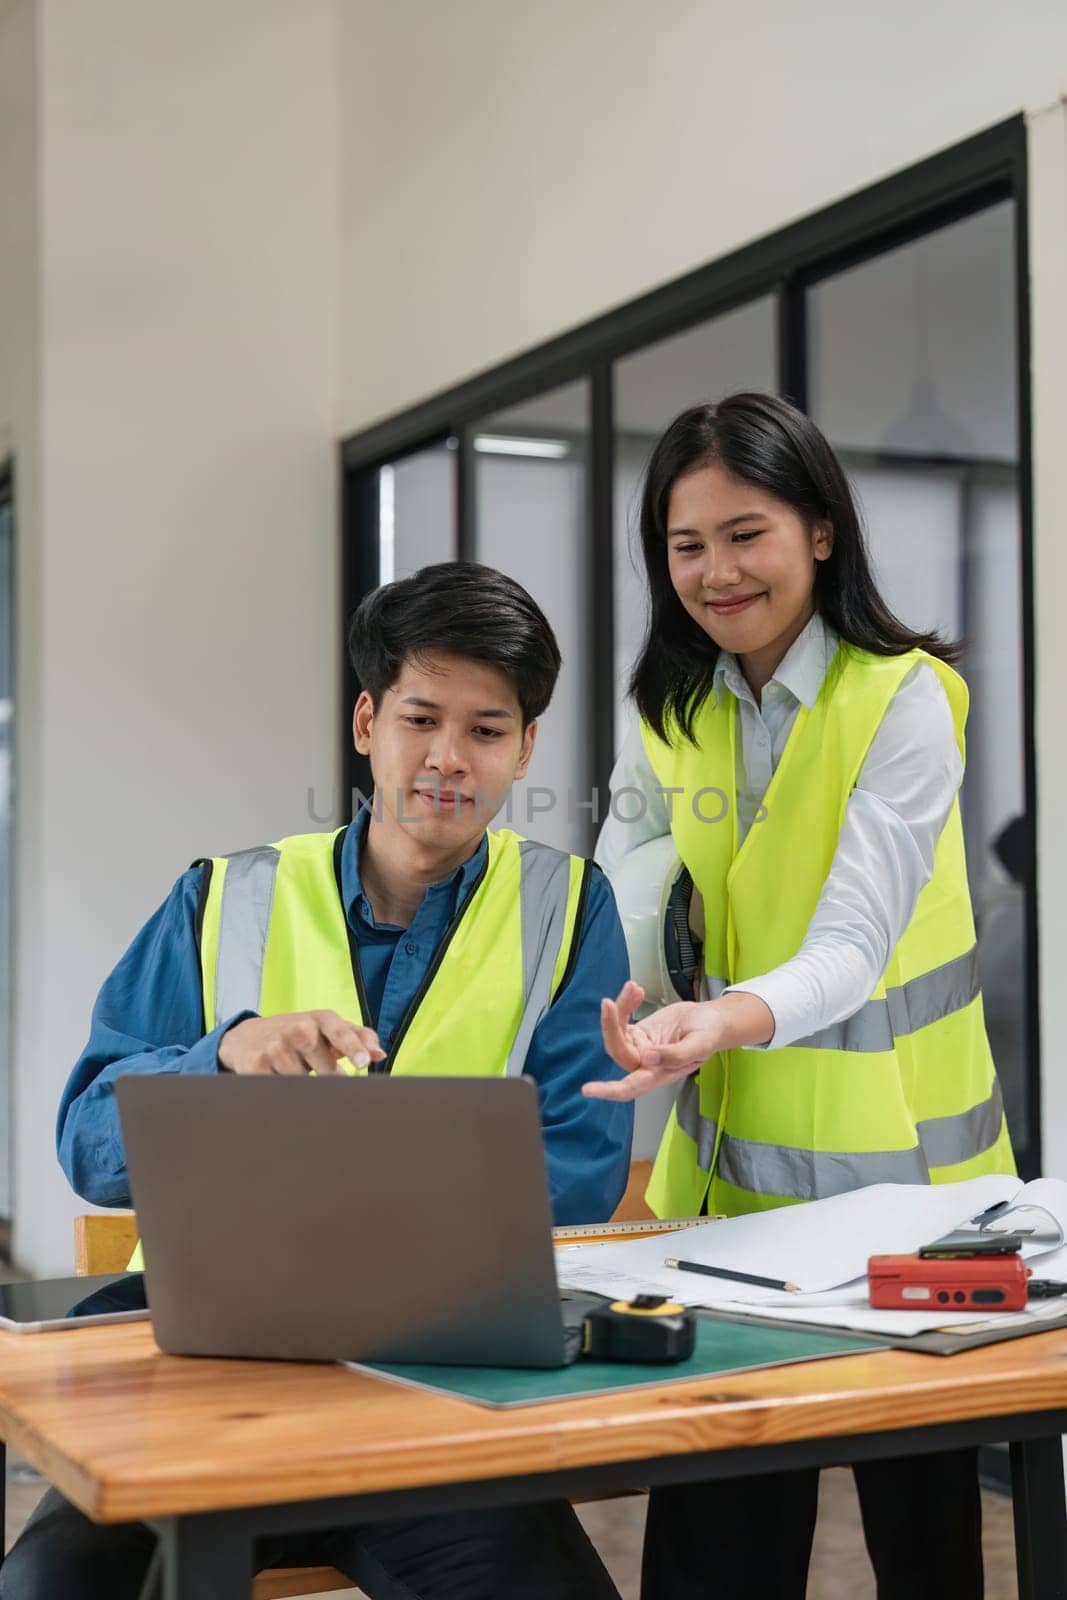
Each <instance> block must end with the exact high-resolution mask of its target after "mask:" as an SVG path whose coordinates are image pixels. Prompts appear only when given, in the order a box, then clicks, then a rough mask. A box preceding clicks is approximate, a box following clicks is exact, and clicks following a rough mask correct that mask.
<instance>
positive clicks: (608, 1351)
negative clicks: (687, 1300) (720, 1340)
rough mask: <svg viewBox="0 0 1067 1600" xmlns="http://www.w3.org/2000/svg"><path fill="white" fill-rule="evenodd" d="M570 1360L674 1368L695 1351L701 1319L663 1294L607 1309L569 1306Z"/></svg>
mask: <svg viewBox="0 0 1067 1600" xmlns="http://www.w3.org/2000/svg"><path fill="white" fill-rule="evenodd" d="M568 1311H569V1312H570V1315H569V1316H568V1318H567V1321H568V1328H567V1355H568V1358H569V1359H570V1360H571V1361H577V1360H578V1359H579V1358H582V1359H586V1360H590V1361H623V1362H633V1363H638V1364H640V1363H645V1362H647V1363H649V1364H661V1365H670V1364H671V1363H673V1362H677V1361H686V1360H688V1358H689V1357H690V1356H691V1355H692V1354H693V1351H694V1349H695V1347H696V1318H695V1317H694V1316H693V1313H692V1312H691V1311H688V1310H687V1309H686V1308H685V1306H681V1305H678V1303H677V1302H676V1301H674V1300H665V1299H664V1298H663V1296H662V1295H659V1294H639V1295H637V1296H636V1297H635V1298H634V1299H633V1300H613V1301H611V1302H610V1303H607V1304H604V1305H583V1306H578V1305H577V1304H576V1303H575V1302H574V1301H571V1302H570V1303H569V1305H568Z"/></svg>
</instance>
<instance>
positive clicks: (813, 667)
mask: <svg viewBox="0 0 1067 1600" xmlns="http://www.w3.org/2000/svg"><path fill="white" fill-rule="evenodd" d="M836 649H837V634H836V633H835V632H834V630H833V628H831V627H830V626H829V624H828V623H826V622H824V621H823V619H822V617H821V616H820V615H819V613H818V612H817V611H816V613H815V615H814V616H813V617H812V619H811V621H810V622H809V623H808V624H807V626H806V627H805V628H804V630H803V632H801V633H800V634H799V635H798V636H797V638H796V639H794V640H793V643H792V644H791V645H790V646H789V649H788V650H787V651H786V653H785V655H784V656H783V657H782V659H781V661H780V662H779V663H778V667H777V669H776V670H775V672H774V673H773V674H772V675H771V678H770V682H771V683H780V684H781V685H782V687H783V689H787V690H788V691H789V693H790V694H791V695H792V696H793V698H794V699H795V700H799V701H800V703H801V705H805V706H807V707H808V710H809V711H810V710H811V707H812V706H813V705H814V704H815V702H816V700H817V699H818V698H819V690H820V689H821V688H822V686H823V680H824V678H825V677H826V673H827V670H828V669H829V666H830V662H831V661H832V660H833V658H834V651H835V650H836ZM714 683H715V690H716V693H721V692H722V688H723V685H724V684H725V686H726V688H727V689H729V690H730V692H731V693H732V694H734V695H735V696H736V697H737V698H738V699H754V698H755V697H754V696H753V694H752V691H751V689H750V688H749V687H748V684H747V682H746V681H745V676H744V673H743V672H742V671H741V664H740V662H739V661H738V659H737V657H736V656H734V655H731V653H730V652H729V651H728V650H721V651H720V652H719V659H718V660H717V661H716V663H715V677H714Z"/></svg>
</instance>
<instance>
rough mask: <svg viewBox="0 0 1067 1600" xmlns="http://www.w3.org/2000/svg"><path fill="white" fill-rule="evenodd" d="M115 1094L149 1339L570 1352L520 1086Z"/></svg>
mask: <svg viewBox="0 0 1067 1600" xmlns="http://www.w3.org/2000/svg"><path fill="white" fill-rule="evenodd" d="M116 1093H117V1095H118V1104H119V1114H120V1117H121V1120H122V1132H123V1139H124V1141H125V1147H126V1157H127V1163H128V1166H129V1173H130V1186H131V1192H132V1196H133V1203H134V1206H135V1209H136V1212H137V1221H138V1226H139V1229H140V1234H141V1239H142V1242H143V1244H144V1252H145V1268H146V1281H147V1290H148V1303H149V1307H150V1310H151V1315H152V1323H153V1327H154V1331H155V1336H156V1339H157V1341H158V1343H159V1346H160V1348H161V1349H162V1350H165V1351H167V1352H169V1353H171V1354H174V1355H203V1356H243V1357H249V1356H251V1357H264V1358H268V1359H283V1360H299V1361H337V1360H343V1361H390V1362H405V1361H411V1362H423V1361H425V1362H442V1363H454V1364H457V1365H474V1366H515V1367H558V1366H562V1365H564V1364H565V1362H566V1361H567V1360H568V1359H573V1355H574V1353H576V1352H575V1350H574V1336H575V1331H576V1330H575V1329H574V1328H573V1327H572V1329H571V1332H570V1337H569V1338H568V1335H567V1333H566V1331H565V1328H564V1314H563V1311H562V1309H561V1301H560V1296H559V1290H558V1288H557V1283H556V1272H555V1262H554V1258H553V1247H552V1231H551V1229H552V1216H551V1211H550V1207H549V1198H548V1184H547V1179H546V1174H545V1160H544V1152H543V1149H542V1143H541V1125H540V1117H539V1114H538V1099H537V1090H536V1088H535V1086H534V1084H533V1083H532V1082H531V1081H530V1080H528V1079H524V1078H505V1079H499V1078H494V1079H481V1078H432V1077H428V1078H414V1077H412V1078H392V1077H386V1076H371V1077H361V1078H348V1077H340V1076H338V1077H328V1078H327V1077H316V1078H308V1077H301V1078H296V1077H292V1078H290V1077H269V1078H268V1077H263V1078H261V1077H241V1076H231V1075H228V1074H220V1075H218V1076H205V1077H199V1076H197V1077H191V1076H190V1077H181V1076H178V1075H174V1076H170V1075H158V1076H155V1075H153V1076H146V1077H139V1076H132V1075H131V1076H129V1077H125V1078H120V1079H119V1080H118V1082H117V1084H116ZM572 1321H573V1319H572V1318H568V1322H569V1323H570V1322H572ZM579 1322H580V1319H579Z"/></svg>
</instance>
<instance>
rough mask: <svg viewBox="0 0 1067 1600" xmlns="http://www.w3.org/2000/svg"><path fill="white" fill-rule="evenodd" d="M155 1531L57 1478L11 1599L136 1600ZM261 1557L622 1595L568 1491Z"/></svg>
mask: <svg viewBox="0 0 1067 1600" xmlns="http://www.w3.org/2000/svg"><path fill="white" fill-rule="evenodd" d="M155 1545H156V1537H155V1534H154V1533H153V1532H152V1531H151V1529H150V1528H147V1527H145V1526H144V1524H143V1523H139V1522H133V1523H121V1524H117V1525H113V1526H104V1525H103V1524H100V1523H96V1522H92V1521H91V1520H90V1519H89V1518H88V1517H86V1516H84V1515H83V1514H82V1513H81V1512H80V1511H79V1510H77V1508H76V1507H75V1506H72V1505H71V1504H70V1502H69V1501H68V1500H64V1499H63V1497H62V1495H60V1494H57V1493H56V1491H55V1490H54V1489H50V1490H49V1491H48V1492H47V1494H46V1495H45V1496H44V1499H43V1500H42V1501H41V1503H40V1505H39V1506H38V1507H37V1509H36V1511H35V1512H34V1514H33V1516H32V1517H31V1518H30V1520H29V1522H28V1523H27V1524H26V1527H25V1529H24V1531H23V1533H22V1537H21V1538H20V1539H19V1540H18V1541H17V1542H16V1544H15V1545H14V1547H13V1549H12V1550H11V1553H10V1554H9V1556H8V1557H7V1560H6V1561H5V1562H4V1565H3V1567H2V1568H0V1597H2V1600H138V1596H139V1594H140V1591H141V1585H142V1583H143V1582H144V1579H145V1576H146V1574H147V1571H148V1566H149V1563H150V1561H151V1559H152V1554H153V1551H154V1550H155ZM258 1554H259V1565H260V1566H261V1567H267V1566H333V1567H337V1568H338V1569H339V1570H340V1571H341V1572H343V1573H345V1574H346V1576H348V1577H350V1578H351V1579H352V1582H353V1583H354V1584H358V1585H359V1587H360V1588H361V1589H363V1590H364V1591H365V1592H366V1593H367V1594H368V1595H370V1596H371V1600H445V1597H446V1596H447V1600H619V1595H618V1591H617V1589H616V1588H615V1585H614V1584H613V1583H612V1581H611V1579H610V1578H609V1577H608V1575H607V1573H606V1571H605V1570H604V1567H603V1566H602V1565H601V1562H600V1557H599V1556H598V1555H597V1553H596V1551H595V1550H594V1549H593V1546H592V1545H591V1544H590V1542H589V1539H588V1538H587V1536H586V1534H585V1531H584V1529H583V1528H582V1525H581V1523H580V1522H579V1521H578V1519H577V1517H576V1516H575V1514H574V1512H573V1510H572V1509H571V1507H570V1506H569V1505H568V1504H567V1503H566V1501H562V1500H559V1501H552V1502H550V1503H548V1504H545V1505H535V1506H515V1507H505V1508H504V1509H502V1510H493V1511H466V1512H464V1511H459V1512H450V1513H448V1514H447V1515H442V1516H436V1517H409V1518H402V1519H399V1520H397V1521H393V1522H375V1523H363V1524H361V1525H360V1526H358V1527H353V1528H335V1529H331V1530H330V1531H328V1532H319V1533H315V1534H307V1535H300V1536H298V1537H297V1538H295V1539H294V1538H290V1539H286V1538H283V1537H271V1538H269V1539H263V1540H261V1541H260V1544H259V1549H258Z"/></svg>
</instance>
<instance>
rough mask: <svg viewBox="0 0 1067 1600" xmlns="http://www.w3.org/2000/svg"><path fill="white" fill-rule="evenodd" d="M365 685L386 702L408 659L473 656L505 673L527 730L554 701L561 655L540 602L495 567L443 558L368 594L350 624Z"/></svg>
mask: <svg viewBox="0 0 1067 1600" xmlns="http://www.w3.org/2000/svg"><path fill="white" fill-rule="evenodd" d="M348 653H349V656H350V658H351V661H352V667H353V670H354V672H355V674H356V677H357V678H358V680H359V683H360V687H361V688H363V689H365V690H366V692H367V693H368V694H369V695H370V697H371V700H372V701H373V703H374V705H375V706H377V705H379V704H380V702H381V697H382V695H383V694H384V693H385V691H386V690H387V689H389V688H391V687H392V685H393V684H394V683H395V682H396V680H397V678H398V677H399V676H400V673H401V672H402V670H403V668H404V663H405V662H407V661H415V662H418V661H420V660H425V658H426V657H427V656H430V655H453V656H466V657H467V659H468V660H470V661H484V662H487V663H488V664H489V665H490V666H493V667H499V668H500V670H501V672H506V673H507V675H508V677H509V678H510V679H511V681H512V683H513V684H514V685H515V694H516V697H517V699H518V702H519V705H520V707H521V708H522V724H523V728H526V727H527V726H528V724H529V723H531V722H532V721H533V720H534V718H535V717H539V716H540V715H541V713H542V711H544V709H545V707H546V706H547V705H548V702H549V701H550V700H551V698H552V691H553V689H554V688H555V687H556V679H557V677H558V676H559V669H560V660H561V658H560V653H559V645H558V644H557V643H556V636H555V634H554V633H553V632H552V629H551V627H550V626H549V623H548V618H547V617H546V616H545V614H544V612H543V611H542V610H541V607H540V606H539V605H538V604H537V602H536V600H534V599H533V597H532V596H531V595H529V594H527V592H526V590H525V589H524V588H523V587H522V585H521V584H519V583H516V582H515V580H514V578H508V577H506V576H505V575H504V573H502V572H498V571H497V570H496V568H495V567H483V566H480V565H479V564H478V563H477V562H475V561H442V562H440V563H438V564H437V565H436V566H432V567H422V568H421V569H420V570H419V571H418V572H416V573H415V574H414V575H413V576H412V577H410V578H400V579H398V580H397V582H396V583H387V584H383V586H382V587H381V588H380V589H374V590H372V591H371V593H370V594H368V595H366V596H365V597H364V599H363V600H362V601H361V602H360V604H359V606H358V607H357V609H356V611H355V613H354V615H353V617H352V621H351V623H350V625H349V629H348Z"/></svg>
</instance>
